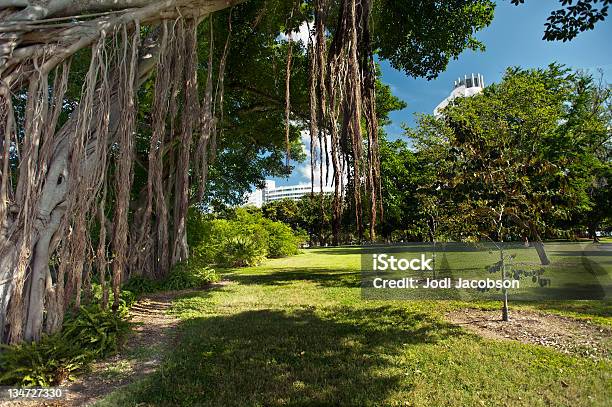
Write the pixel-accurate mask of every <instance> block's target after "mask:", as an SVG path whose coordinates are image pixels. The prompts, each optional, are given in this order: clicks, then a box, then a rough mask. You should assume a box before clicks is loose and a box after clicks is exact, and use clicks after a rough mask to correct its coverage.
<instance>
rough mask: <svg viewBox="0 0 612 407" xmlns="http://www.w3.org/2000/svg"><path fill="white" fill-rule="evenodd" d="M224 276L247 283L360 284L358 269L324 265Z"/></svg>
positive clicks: (280, 284)
mask: <svg viewBox="0 0 612 407" xmlns="http://www.w3.org/2000/svg"><path fill="white" fill-rule="evenodd" d="M224 277H225V278H227V279H228V280H231V281H235V282H238V283H240V284H248V285H272V286H282V285H287V284H291V283H293V282H297V281H309V282H313V283H316V284H317V285H319V286H321V287H348V288H355V287H356V288H358V287H360V286H361V280H360V273H359V270H357V271H335V270H330V269H329V268H324V267H303V268H291V269H290V270H282V271H274V272H267V273H252V274H246V273H228V274H226V275H225V276H224Z"/></svg>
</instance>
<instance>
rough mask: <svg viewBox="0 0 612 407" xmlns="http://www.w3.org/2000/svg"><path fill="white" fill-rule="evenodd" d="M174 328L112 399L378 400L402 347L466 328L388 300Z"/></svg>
mask: <svg viewBox="0 0 612 407" xmlns="http://www.w3.org/2000/svg"><path fill="white" fill-rule="evenodd" d="M181 333H182V334H181V337H182V338H183V340H182V342H181V346H180V348H177V350H176V352H175V353H174V354H173V355H172V356H171V358H170V360H169V361H168V362H167V363H165V364H164V365H163V366H162V368H161V369H160V370H159V371H158V372H157V373H156V374H155V375H153V376H152V377H150V378H149V379H147V380H145V381H144V382H141V383H140V384H139V385H138V386H132V388H130V389H129V390H128V392H127V393H125V392H123V394H122V395H121V393H120V396H115V402H116V403H118V404H122V405H135V404H139V403H140V404H142V403H144V404H153V405H202V406H234V405H235V406H255V405H257V406H262V405H265V406H280V405H381V404H383V401H384V400H385V399H386V397H387V396H388V393H389V392H390V391H392V390H393V389H396V388H397V387H398V386H399V385H400V383H401V382H402V381H404V380H405V379H406V372H405V371H402V370H401V369H393V368H391V369H390V366H391V367H392V366H393V362H392V359H393V358H394V357H396V356H397V355H398V354H401V353H402V348H403V347H404V346H406V345H415V344H416V345H423V346H427V345H428V344H435V343H437V342H439V341H441V340H444V339H446V338H449V337H453V336H459V335H465V333H464V332H463V331H462V330H461V329H460V328H458V327H456V326H454V325H451V324H447V323H445V322H442V321H439V320H436V319H433V318H432V317H431V316H428V315H426V314H421V313H418V312H417V313H409V312H407V311H405V310H400V309H395V308H391V307H378V308H368V309H351V308H345V307H337V308H333V309H327V310H321V311H318V312H315V310H314V309H308V308H306V309H304V308H301V309H296V310H293V311H281V310H268V309H266V310H255V311H245V312H241V313H238V314H232V315H215V316H211V317H207V318H194V319H190V320H186V321H184V322H183V324H182V330H181ZM405 386H406V385H405V384H404V387H405ZM408 387H409V386H408ZM117 397H119V399H121V397H123V399H121V400H119V399H117ZM109 401H110V400H109Z"/></svg>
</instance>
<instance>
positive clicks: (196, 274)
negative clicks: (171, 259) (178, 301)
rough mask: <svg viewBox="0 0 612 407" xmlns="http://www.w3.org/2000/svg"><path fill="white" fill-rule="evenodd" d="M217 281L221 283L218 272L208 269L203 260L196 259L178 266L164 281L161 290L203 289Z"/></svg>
mask: <svg viewBox="0 0 612 407" xmlns="http://www.w3.org/2000/svg"><path fill="white" fill-rule="evenodd" d="M215 281H219V275H218V274H217V272H216V271H215V270H213V269H211V268H209V267H207V266H206V265H205V264H204V263H203V262H202V260H201V259H198V258H194V259H191V260H189V261H187V262H184V263H180V264H177V265H176V266H175V267H174V269H173V270H172V272H170V274H169V275H168V277H166V278H165V279H164V281H162V283H161V288H162V290H167V291H170V290H186V289H189V288H203V287H205V286H206V285H208V284H210V283H213V282H215Z"/></svg>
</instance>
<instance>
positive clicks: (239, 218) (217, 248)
mask: <svg viewBox="0 0 612 407" xmlns="http://www.w3.org/2000/svg"><path fill="white" fill-rule="evenodd" d="M189 216H190V219H189V220H188V228H189V229H188V233H189V236H190V237H189V243H190V245H191V246H190V247H191V251H192V256H193V257H194V258H197V259H199V261H201V262H203V263H204V264H218V265H221V266H224V267H244V266H253V265H256V264H258V263H260V262H261V261H262V260H263V259H264V258H265V257H267V256H269V257H285V256H291V255H295V254H297V253H298V248H299V245H300V244H301V243H302V242H303V241H304V239H303V236H301V235H300V236H299V237H298V236H296V235H295V233H294V232H293V230H292V229H291V228H290V227H289V226H288V225H286V224H284V223H282V222H275V221H272V220H269V219H267V218H264V217H263V215H262V212H261V211H260V210H257V209H254V208H235V209H231V210H227V211H226V212H225V213H224V216H225V218H224V219H217V218H214V216H212V215H204V214H202V213H198V212H197V211H191V212H190V215H189Z"/></svg>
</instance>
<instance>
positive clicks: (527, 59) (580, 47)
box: [276, 0, 612, 185]
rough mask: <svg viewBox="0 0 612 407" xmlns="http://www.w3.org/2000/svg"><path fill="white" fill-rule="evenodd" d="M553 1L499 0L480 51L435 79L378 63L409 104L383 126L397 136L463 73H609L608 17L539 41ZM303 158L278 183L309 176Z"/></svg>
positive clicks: (494, 77)
mask: <svg viewBox="0 0 612 407" xmlns="http://www.w3.org/2000/svg"><path fill="white" fill-rule="evenodd" d="M558 6H559V2H558V0H530V1H527V2H526V4H524V5H522V6H519V7H517V6H513V5H512V4H510V0H498V1H497V7H496V11H495V18H494V20H493V23H492V24H491V25H490V26H489V27H488V28H486V29H484V30H482V31H480V32H479V33H477V35H476V36H477V38H478V39H479V40H480V41H481V42H483V43H484V44H485V46H486V50H485V51H484V52H473V51H465V52H464V53H463V54H461V55H460V56H459V58H458V59H457V60H454V61H451V62H450V63H449V65H448V67H447V70H446V71H445V72H443V73H441V74H440V75H439V77H438V78H437V79H435V80H431V81H427V80H425V79H414V78H410V77H407V76H406V75H405V74H404V73H403V72H400V71H396V70H394V69H393V68H391V67H390V66H389V64H388V63H386V62H384V61H383V62H382V79H383V82H385V83H387V84H389V85H390V86H391V89H392V91H393V93H394V94H395V95H396V96H398V97H399V98H401V99H403V100H404V101H405V102H406V103H407V104H408V107H407V108H406V109H404V110H402V111H399V112H394V113H393V114H392V115H391V118H392V120H393V123H392V124H391V125H390V126H387V133H388V134H389V135H390V136H391V137H392V138H397V137H401V136H402V133H403V132H402V128H401V125H402V124H403V123H406V124H408V125H410V126H412V125H414V114H415V113H419V112H422V113H431V112H432V111H433V109H434V108H435V107H436V106H437V104H438V103H439V102H440V101H441V100H442V99H444V98H445V97H446V96H448V94H449V93H450V91H451V90H452V86H453V81H454V80H455V79H457V78H458V77H460V76H461V77H462V76H463V75H466V74H468V75H469V74H471V73H480V74H483V75H484V77H485V84H491V83H493V82H498V81H499V80H500V79H501V77H502V75H503V73H504V70H505V69H506V68H507V67H508V66H521V67H524V68H537V67H545V66H547V65H548V64H550V63H552V62H559V63H563V64H565V65H567V66H569V67H572V68H581V69H588V70H590V71H592V72H593V73H597V69H598V68H602V69H603V70H604V75H605V78H606V80H607V81H608V82H609V81H610V78H612V46H611V42H612V18H608V20H607V21H605V22H603V23H600V24H599V25H598V26H597V27H596V28H595V30H594V31H589V32H585V33H582V34H580V35H579V36H578V37H577V38H576V39H574V40H573V41H571V42H566V43H562V42H549V41H543V40H542V35H543V32H544V23H545V21H546V18H547V17H548V16H549V14H550V12H551V10H553V9H556V8H558ZM308 165H309V164H308V163H304V164H299V163H296V169H295V171H294V172H293V174H292V176H291V177H289V178H288V179H276V181H277V184H279V185H288V184H295V183H300V182H307V183H309V182H310V181H309V180H308V178H306V177H305V176H304V174H305V173H308V172H309V171H305V166H308Z"/></svg>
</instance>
